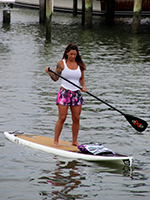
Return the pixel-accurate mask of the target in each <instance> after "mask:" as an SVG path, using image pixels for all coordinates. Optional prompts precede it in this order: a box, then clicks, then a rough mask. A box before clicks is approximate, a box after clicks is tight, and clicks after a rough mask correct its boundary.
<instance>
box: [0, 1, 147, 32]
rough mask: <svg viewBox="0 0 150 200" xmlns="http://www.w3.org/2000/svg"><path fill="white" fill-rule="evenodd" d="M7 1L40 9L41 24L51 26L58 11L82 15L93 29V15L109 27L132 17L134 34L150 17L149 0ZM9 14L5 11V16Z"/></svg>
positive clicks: (16, 5) (87, 24) (15, 4)
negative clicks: (142, 19)
mask: <svg viewBox="0 0 150 200" xmlns="http://www.w3.org/2000/svg"><path fill="white" fill-rule="evenodd" d="M7 1H15V2H13V5H14V6H15V7H24V8H30V9H39V21H40V23H46V24H49V26H51V16H52V14H53V12H57V11H59V12H71V13H73V15H74V16H76V15H77V14H81V15H82V25H83V26H87V27H92V16H93V15H102V16H104V17H105V21H106V24H108V25H110V24H112V23H113V22H114V18H115V16H132V17H133V23H132V33H138V30H139V26H140V20H141V16H143V17H144V16H148V17H149V16H150V1H148V0H104V1H100V0H0V2H3V3H5V2H6V3H8V2H7ZM45 8H46V9H45ZM8 13H9V12H8V11H5V14H8ZM6 16H7V15H6ZM8 17H9V15H8ZM3 21H4V20H3ZM48 21H49V23H47V22H48ZM5 22H6V23H7V22H10V20H7V17H6V20H5ZM47 28H48V27H47ZM48 30H50V27H49V28H48Z"/></svg>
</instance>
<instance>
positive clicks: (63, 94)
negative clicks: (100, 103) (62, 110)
mask: <svg viewBox="0 0 150 200" xmlns="http://www.w3.org/2000/svg"><path fill="white" fill-rule="evenodd" d="M83 104H84V100H83V97H82V94H81V92H80V90H77V91H70V90H65V89H62V88H60V90H59V92H58V95H57V99H56V105H63V106H80V105H83Z"/></svg>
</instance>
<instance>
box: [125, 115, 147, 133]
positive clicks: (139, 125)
mask: <svg viewBox="0 0 150 200" xmlns="http://www.w3.org/2000/svg"><path fill="white" fill-rule="evenodd" d="M124 116H125V118H126V120H127V121H128V122H129V123H130V124H131V126H133V128H135V130H137V131H139V132H143V131H144V130H145V129H146V128H147V126H148V123H147V122H146V121H144V120H143V119H140V118H137V117H134V116H132V115H127V114H124Z"/></svg>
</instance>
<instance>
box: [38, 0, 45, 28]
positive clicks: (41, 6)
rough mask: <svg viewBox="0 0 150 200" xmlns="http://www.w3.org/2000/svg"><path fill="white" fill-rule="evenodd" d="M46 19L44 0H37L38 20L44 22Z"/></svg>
mask: <svg viewBox="0 0 150 200" xmlns="http://www.w3.org/2000/svg"><path fill="white" fill-rule="evenodd" d="M45 19H46V2H45V0H39V22H40V24H44V23H45Z"/></svg>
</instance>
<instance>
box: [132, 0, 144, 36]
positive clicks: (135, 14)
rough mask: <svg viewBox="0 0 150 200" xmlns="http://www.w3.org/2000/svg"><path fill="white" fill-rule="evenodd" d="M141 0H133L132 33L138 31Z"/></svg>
mask: <svg viewBox="0 0 150 200" xmlns="http://www.w3.org/2000/svg"><path fill="white" fill-rule="evenodd" d="M141 10H142V0H134V7H133V21H132V33H138V32H139V27H140V21H141Z"/></svg>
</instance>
